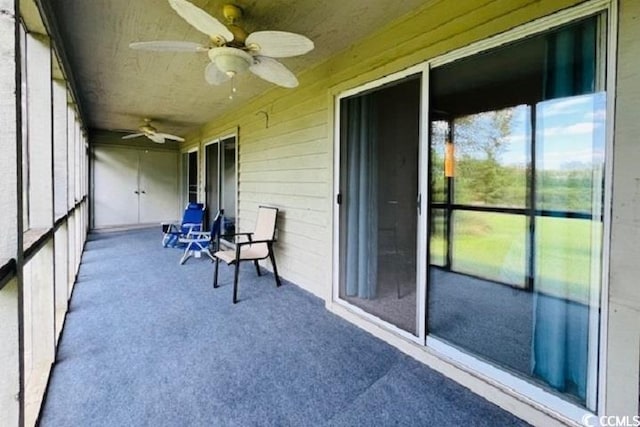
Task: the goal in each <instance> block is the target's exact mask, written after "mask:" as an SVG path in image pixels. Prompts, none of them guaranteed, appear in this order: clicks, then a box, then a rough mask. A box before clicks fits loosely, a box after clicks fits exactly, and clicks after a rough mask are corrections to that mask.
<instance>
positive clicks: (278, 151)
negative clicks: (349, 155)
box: [240, 139, 328, 162]
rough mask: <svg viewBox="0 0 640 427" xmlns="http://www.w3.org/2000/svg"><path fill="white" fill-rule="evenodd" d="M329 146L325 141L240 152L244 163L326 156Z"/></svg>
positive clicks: (294, 143)
mask: <svg viewBox="0 0 640 427" xmlns="http://www.w3.org/2000/svg"><path fill="white" fill-rule="evenodd" d="M327 151H328V150H327V146H326V144H324V141H323V140H318V139H312V140H310V141H302V142H292V143H290V144H289V145H282V144H281V145H277V146H275V147H273V146H265V147H263V148H262V149H261V150H255V151H251V150H244V151H241V152H240V157H241V158H242V161H243V162H251V161H262V160H274V159H286V158H290V157H298V156H306V155H309V154H325V153H327Z"/></svg>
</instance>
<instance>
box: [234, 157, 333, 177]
mask: <svg viewBox="0 0 640 427" xmlns="http://www.w3.org/2000/svg"><path fill="white" fill-rule="evenodd" d="M330 159H331V156H329V154H328V153H319V154H304V155H298V156H289V157H285V158H279V159H268V158H267V159H265V158H259V159H256V160H254V161H246V160H241V163H240V176H241V177H242V173H243V172H245V171H250V170H259V168H260V167H263V168H267V169H269V170H271V169H281V170H303V169H307V168H317V167H318V166H319V165H324V164H326V162H327V161H330ZM240 181H242V178H241V179H240Z"/></svg>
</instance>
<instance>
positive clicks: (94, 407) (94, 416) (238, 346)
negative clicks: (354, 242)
mask: <svg viewBox="0 0 640 427" xmlns="http://www.w3.org/2000/svg"><path fill="white" fill-rule="evenodd" d="M180 255H181V253H180V252H179V251H177V250H175V249H163V248H162V247H161V245H160V233H159V230H157V229H153V230H149V229H146V230H136V231H129V232H112V233H94V234H91V235H90V238H89V241H88V243H87V246H86V251H85V253H84V256H83V259H82V264H81V267H80V273H79V276H78V282H77V284H76V287H75V290H74V294H73V298H72V300H71V304H70V310H69V313H68V314H67V317H66V321H65V327H64V331H63V335H62V338H61V341H60V345H59V347H58V353H57V358H56V363H55V365H54V368H53V372H52V376H51V379H50V383H49V388H48V393H47V396H46V400H45V403H44V406H43V409H42V414H41V418H40V424H41V425H42V426H89V425H90V426H139V425H149V426H185V425H194V426H211V425H214V426H217V425H220V426H227V425H238V426H249V425H293V426H315V425H335V426H345V425H363V426H373V425H407V426H409V425H420V426H430V425H434V426H461V425H465V426H497V425H499V426H512V425H517V426H520V425H525V423H523V422H522V421H521V420H518V419H517V418H515V417H513V416H512V415H510V414H509V413H507V412H505V411H503V410H501V409H500V408H498V407H497V406H495V405H493V404H491V403H489V402H487V401H486V400H484V399H483V398H481V397H479V396H477V395H475V394H473V393H472V392H470V391H469V390H467V389H465V388H464V387H462V386H460V385H458V384H457V383H455V382H453V381H451V380H448V379H446V378H445V377H444V376H442V375H440V374H438V373H437V372H435V371H433V370H431V369H429V368H428V367H426V366H424V365H422V364H420V363H419V362H416V361H415V360H413V359H411V358H410V357H408V356H406V355H404V354H402V353H401V352H399V351H397V350H396V349H394V348H392V347H391V346H389V345H387V344H385V343H384V342H382V341H380V340H378V339H377V338H375V337H373V336H371V335H369V334H368V333H366V332H364V331H362V330H361V329H359V328H357V327H355V326H353V325H351V324H350V323H348V322H346V321H344V320H342V319H340V318H338V317H337V316H335V315H332V314H331V313H329V312H328V311H326V310H325V309H324V305H323V302H322V301H321V300H319V299H317V298H316V297H314V296H312V295H310V294H308V293H306V292H305V291H303V290H301V289H300V288H298V287H297V286H295V285H293V284H290V283H287V282H284V284H283V286H282V287H280V288H276V287H275V285H274V280H273V276H272V275H270V274H264V275H263V276H262V277H257V276H256V275H255V270H254V269H253V266H252V265H250V264H247V265H245V266H244V268H243V269H242V271H241V274H240V284H241V286H240V302H239V303H238V304H237V305H233V304H232V303H231V280H232V269H231V268H228V267H226V266H221V271H220V281H221V284H222V286H221V288H219V289H215V290H214V289H212V287H211V279H212V271H213V268H212V264H211V263H210V262H209V261H206V260H205V259H190V260H189V261H187V263H186V264H185V265H183V266H180V265H178V260H179V258H180Z"/></svg>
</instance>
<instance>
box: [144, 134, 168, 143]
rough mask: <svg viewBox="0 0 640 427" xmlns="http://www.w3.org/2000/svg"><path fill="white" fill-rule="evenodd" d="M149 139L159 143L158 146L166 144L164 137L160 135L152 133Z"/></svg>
mask: <svg viewBox="0 0 640 427" xmlns="http://www.w3.org/2000/svg"><path fill="white" fill-rule="evenodd" d="M147 138H149V139H150V140H152V141H153V142H157V143H158V144H164V137H163V136H162V134H159V133H150V134H148V135H147Z"/></svg>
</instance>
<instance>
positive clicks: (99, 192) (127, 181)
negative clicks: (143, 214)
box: [93, 147, 175, 228]
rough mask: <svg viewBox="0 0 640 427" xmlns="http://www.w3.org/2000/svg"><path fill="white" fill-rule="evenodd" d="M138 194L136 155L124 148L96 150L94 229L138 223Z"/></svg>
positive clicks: (134, 152) (101, 148)
mask: <svg viewBox="0 0 640 427" xmlns="http://www.w3.org/2000/svg"><path fill="white" fill-rule="evenodd" d="M174 179H175V178H174ZM137 191H138V153H137V152H136V151H134V150H129V149H126V148H118V147H95V149H94V190H93V201H94V221H95V222H94V226H95V228H104V227H113V226H119V225H130V224H137V223H138V194H137V193H136V192H137Z"/></svg>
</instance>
